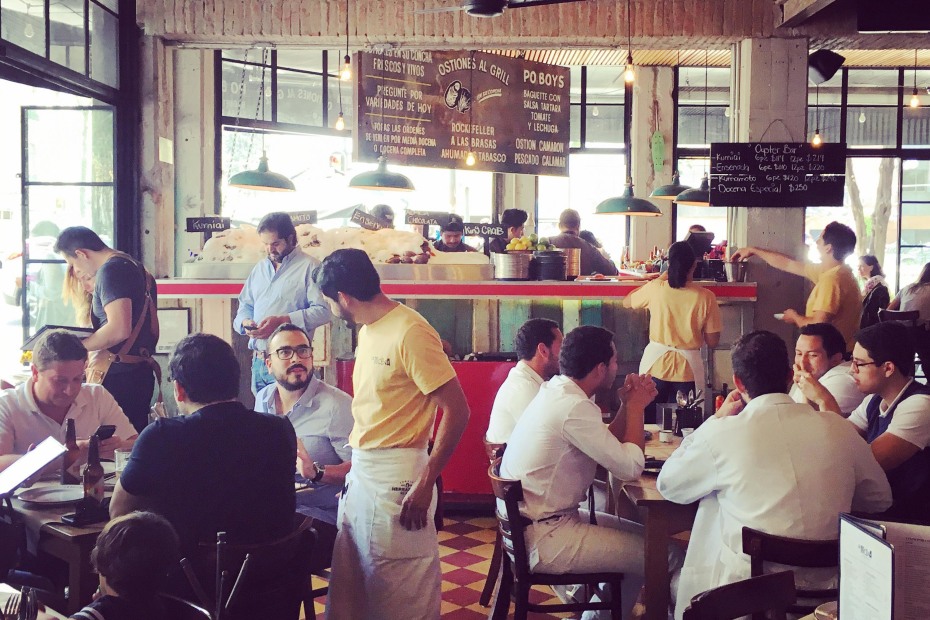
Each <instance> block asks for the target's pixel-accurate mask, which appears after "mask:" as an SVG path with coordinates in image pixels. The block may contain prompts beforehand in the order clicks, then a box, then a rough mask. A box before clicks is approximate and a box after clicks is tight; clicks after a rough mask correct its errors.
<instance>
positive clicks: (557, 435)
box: [501, 375, 645, 520]
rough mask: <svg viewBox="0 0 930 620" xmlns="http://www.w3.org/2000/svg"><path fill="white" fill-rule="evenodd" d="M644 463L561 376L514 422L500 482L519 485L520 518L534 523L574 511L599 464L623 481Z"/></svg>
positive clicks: (541, 390)
mask: <svg viewBox="0 0 930 620" xmlns="http://www.w3.org/2000/svg"><path fill="white" fill-rule="evenodd" d="M644 462H645V457H644V456H643V451H642V450H640V449H639V446H637V445H635V444H632V443H622V442H621V441H620V440H619V439H617V438H616V437H614V435H613V434H612V433H611V432H610V431H609V430H608V429H607V425H606V424H604V421H603V420H602V419H601V409H600V407H598V406H597V405H595V404H594V401H592V400H591V399H590V398H588V397H587V395H586V394H585V393H584V391H582V389H581V388H580V387H578V385H577V384H576V383H575V382H574V381H572V380H571V379H569V378H568V377H564V376H561V375H557V376H555V377H553V378H552V379H550V380H549V381H547V382H546V383H545V384H544V385H543V386H542V387H541V388H539V394H537V395H536V398H534V399H533V401H532V402H531V403H530V404H529V406H528V407H527V408H526V411H525V412H524V415H523V417H521V418H520V421H519V422H517V425H516V427H514V429H513V433H512V434H511V435H510V441H509V442H507V450H506V451H505V452H504V458H503V460H502V461H501V476H503V477H504V478H511V479H515V480H519V481H520V482H522V483H523V497H524V506H523V507H522V508H521V512H522V513H523V514H524V515H526V516H527V517H529V518H530V519H533V520H539V519H544V518H546V517H550V516H553V515H561V514H569V513H572V512H574V511H576V510H578V505H579V504H580V503H581V502H582V500H584V498H585V494H586V492H587V490H588V487H589V486H591V483H592V482H593V481H594V474H595V471H596V470H597V466H598V464H600V465H601V466H603V467H604V468H605V469H606V470H607V471H609V472H610V473H612V474H613V475H614V476H616V477H618V478H620V479H621V480H632V479H634V478H638V477H639V475H640V474H641V473H642V471H643V465H644Z"/></svg>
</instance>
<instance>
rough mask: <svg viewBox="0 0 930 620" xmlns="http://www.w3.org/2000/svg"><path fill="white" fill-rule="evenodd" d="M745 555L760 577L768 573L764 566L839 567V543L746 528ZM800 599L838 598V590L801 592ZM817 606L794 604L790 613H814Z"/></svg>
mask: <svg viewBox="0 0 930 620" xmlns="http://www.w3.org/2000/svg"><path fill="white" fill-rule="evenodd" d="M743 553H745V554H746V555H748V556H749V558H750V565H751V574H752V576H753V577H759V576H761V575H763V574H764V567H763V564H764V563H765V562H775V563H778V564H784V565H787V566H797V567H801V568H835V567H836V566H838V565H839V557H840V542H839V540H836V539H833V540H806V539H802V538H788V537H787V536H775V535H773V534H766V533H765V532H760V531H759V530H754V529H752V528H751V527H744V528H743ZM797 595H798V597H800V598H813V599H835V598H836V597H837V595H838V591H837V589H836V588H828V589H823V590H797ZM814 607H815V605H806V606H805V605H795V604H792V605H791V607H790V608H789V611H791V612H794V613H811V612H813V610H814Z"/></svg>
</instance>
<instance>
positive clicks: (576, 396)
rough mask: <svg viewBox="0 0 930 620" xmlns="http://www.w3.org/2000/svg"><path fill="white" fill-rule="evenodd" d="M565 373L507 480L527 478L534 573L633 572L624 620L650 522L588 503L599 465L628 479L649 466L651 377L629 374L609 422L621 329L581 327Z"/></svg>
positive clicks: (507, 461)
mask: <svg viewBox="0 0 930 620" xmlns="http://www.w3.org/2000/svg"><path fill="white" fill-rule="evenodd" d="M559 365H560V367H561V371H562V374H561V375H558V376H555V377H553V378H552V379H550V380H549V381H548V382H547V383H546V384H544V385H543V386H542V387H541V388H540V390H539V394H537V395H536V398H534V399H533V400H532V402H530V404H529V406H528V407H527V408H526V412H525V413H524V415H523V416H522V417H521V418H520V420H519V421H518V422H517V425H516V427H515V428H514V430H513V433H512V434H511V436H510V441H509V442H508V444H507V451H506V452H505V453H504V457H503V461H502V462H501V469H500V473H501V476H503V477H504V478H511V479H516V480H520V481H521V483H522V484H523V496H524V503H523V506H522V508H521V512H522V514H523V515H525V516H526V517H527V518H529V519H530V520H532V522H533V523H532V524H531V525H529V526H528V527H527V529H526V545H527V551H528V553H529V555H530V569H531V570H534V571H539V572H547V573H568V572H600V571H604V572H623V573H624V574H625V577H624V579H623V592H622V601H623V608H624V616H623V617H624V618H629V616H630V613H631V611H632V608H633V605H634V604H635V603H636V598H637V596H638V594H639V590H640V588H641V587H642V583H643V578H642V575H643V537H642V527H641V526H639V525H638V524H635V523H630V522H626V521H622V520H620V519H618V518H617V517H615V516H613V515H607V514H603V513H597V525H592V524H591V523H590V522H589V513H588V512H587V511H585V510H581V509H580V508H579V504H580V503H581V502H582V500H584V498H585V492H586V491H587V489H588V487H589V486H590V485H591V483H592V482H593V481H594V473H595V470H596V469H597V466H598V464H600V465H602V466H603V467H604V468H606V469H607V470H608V471H609V472H610V473H612V474H613V475H614V476H616V477H618V478H621V479H623V480H632V479H635V478H638V477H639V475H640V474H641V473H642V471H643V465H644V460H645V458H644V455H643V447H644V435H643V410H644V409H645V407H646V405H647V404H649V403H650V402H651V401H652V399H653V398H655V394H656V390H655V384H653V383H652V380H651V378H650V377H649V376H648V375H636V374H631V375H627V377H626V381H625V382H624V385H623V387H622V388H620V390H619V395H620V398H621V400H622V403H623V404H622V405H621V408H620V411H618V412H617V416H616V418H614V421H613V422H611V423H610V425H605V424H604V423H603V421H602V419H601V410H600V408H599V407H598V406H597V405H596V404H594V401H593V400H592V399H591V397H592V396H593V395H594V393H595V392H596V391H597V390H599V389H607V388H610V387H611V386H612V385H613V383H614V379H615V378H616V376H617V349H616V347H615V346H614V343H613V334H612V333H611V332H609V331H608V330H606V329H604V328H602V327H594V326H584V327H578V328H576V329H574V330H572V331H571V332H570V333H569V334H568V335H567V336H565V340H564V342H563V343H562V349H561V353H560V356H559Z"/></svg>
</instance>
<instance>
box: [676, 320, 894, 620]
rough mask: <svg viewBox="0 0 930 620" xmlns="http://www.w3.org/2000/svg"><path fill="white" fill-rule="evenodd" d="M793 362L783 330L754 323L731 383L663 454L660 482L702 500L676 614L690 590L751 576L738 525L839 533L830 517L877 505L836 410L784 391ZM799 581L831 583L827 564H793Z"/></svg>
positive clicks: (867, 461)
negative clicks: (714, 408)
mask: <svg viewBox="0 0 930 620" xmlns="http://www.w3.org/2000/svg"><path fill="white" fill-rule="evenodd" d="M790 380H791V367H790V365H789V362H788V351H787V347H785V343H784V341H783V340H781V338H779V337H778V336H776V335H775V334H773V333H771V332H765V331H758V332H752V333H750V334H747V335H745V336H743V337H742V338H740V339H739V341H737V343H736V344H735V345H734V347H733V382H734V383H735V384H736V390H734V391H732V392H731V393H730V394H729V395H728V396H727V399H726V401H725V402H724V405H723V406H722V407H721V408H720V410H719V411H718V412H717V416H716V417H714V418H711V419H709V420H707V421H706V422H704V424H702V425H701V426H700V427H698V428H697V430H695V431H694V432H693V433H692V434H691V435H690V436H688V437H687V438H685V440H684V441H683V442H682V444H681V446H680V447H679V448H678V449H677V450H676V451H675V452H674V453H673V454H672V456H671V457H669V459H668V461H666V463H665V465H664V466H663V467H662V473H660V474H659V479H658V489H659V492H660V493H662V495H663V496H665V497H666V498H667V499H668V500H670V501H673V502H675V503H679V504H690V503H692V502H696V501H700V506H699V508H698V512H697V517H696V518H695V521H694V528H693V529H692V530H691V542H690V543H689V545H688V553H687V556H686V557H685V564H684V567H683V568H682V569H681V577H680V579H679V585H678V596H677V604H676V606H675V617H676V618H677V619H680V618H681V617H682V613H683V612H684V610H685V608H687V606H688V605H689V603H690V601H691V598H692V597H694V596H695V595H697V594H699V593H701V592H703V591H705V590H709V589H711V588H715V587H717V586H721V585H724V584H727V583H732V582H734V581H738V580H740V579H745V578H748V577H749V575H750V565H749V556H747V555H745V554H744V553H743V552H742V529H743V527H744V526H748V527H751V528H755V529H757V530H761V531H763V532H766V533H769V534H776V535H780V536H790V537H792V538H806V539H814V540H816V539H821V540H822V539H831V538H836V537H837V535H838V532H837V515H838V513H840V512H847V511H849V510H857V511H863V512H879V511H882V510H885V509H886V508H887V507H888V506H889V505H891V489H890V488H889V486H888V481H887V480H886V478H885V475H884V472H882V470H881V468H880V467H879V466H878V463H876V462H875V459H874V458H872V454H871V452H870V451H869V447H868V446H867V445H866V444H865V442H863V441H862V438H861V437H859V436H858V435H857V433H856V432H855V431H854V430H853V429H852V428H850V425H849V424H847V423H846V422H844V421H843V420H842V419H840V418H839V417H838V416H837V415H836V414H833V413H828V412H817V411H814V410H813V409H812V408H811V406H810V405H807V404H799V403H795V402H794V401H793V400H791V398H789V397H788V394H787V391H788V383H789V381H790ZM795 575H796V580H797V582H798V584H799V585H801V586H802V587H803V586H807V587H828V586H829V585H830V583H831V582H833V581H834V580H835V577H836V575H835V571H833V570H831V569H806V570H805V569H795Z"/></svg>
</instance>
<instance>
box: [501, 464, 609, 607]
mask: <svg viewBox="0 0 930 620" xmlns="http://www.w3.org/2000/svg"><path fill="white" fill-rule="evenodd" d="M500 463H501V461H500V459H499V458H498V459H496V460H495V461H494V462H493V463H492V464H491V466H490V467H489V468H488V477H489V478H490V479H491V486H492V487H493V489H494V496H495V497H496V498H497V499H498V500H500V501H502V502H503V503H504V510H503V511H501V510H500V508H498V509H497V510H496V514H497V525H498V531H499V532H500V534H501V540H502V545H503V548H504V550H505V551H506V553H504V554H502V557H501V564H502V567H503V570H502V574H501V584H500V587H499V588H498V590H497V598H496V600H495V602H494V610H493V611H492V615H491V617H492V618H495V619H496V618H506V616H507V612H508V610H509V608H510V598H511V592H513V598H514V603H515V608H514V614H513V617H514V620H525V618H526V615H527V612H529V611H537V612H543V613H559V612H565V611H570V612H575V611H585V610H589V609H590V610H596V609H609V610H610V615H611V618H613V620H620V618H621V617H622V613H623V612H622V610H621V604H620V585H621V583H622V581H623V573H565V574H550V573H534V572H531V571H530V562H529V555H528V553H527V550H526V539H525V537H524V533H525V528H526V526H528V525H530V524H531V523H532V522H531V521H530V520H529V519H527V518H526V517H524V516H523V515H521V514H520V509H519V507H518V502H522V501H523V486H522V485H521V484H520V481H519V480H508V479H506V478H501V477H500V475H499V472H500ZM601 583H607V584H609V585H610V594H611V596H610V599H611V600H610V601H609V602H583V603H571V604H562V603H556V604H540V603H530V600H529V599H530V588H531V587H532V586H534V585H547V586H552V585H573V584H584V585H589V586H595V587H596V586H597V585H598V584H601Z"/></svg>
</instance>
